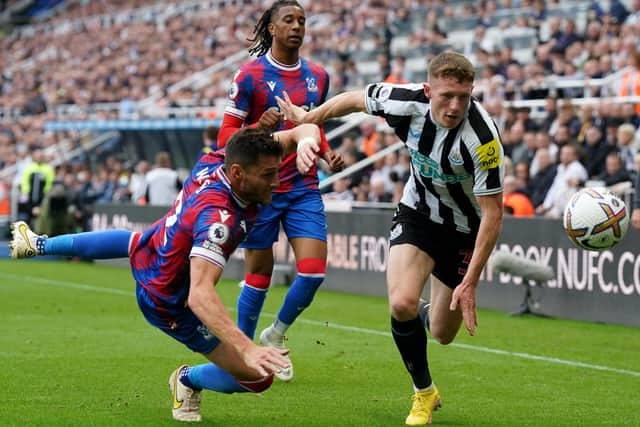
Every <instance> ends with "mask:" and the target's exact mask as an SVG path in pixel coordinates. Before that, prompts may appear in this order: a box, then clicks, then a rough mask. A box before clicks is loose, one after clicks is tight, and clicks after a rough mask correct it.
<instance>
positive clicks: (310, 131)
mask: <svg viewBox="0 0 640 427" xmlns="http://www.w3.org/2000/svg"><path fill="white" fill-rule="evenodd" d="M273 137H274V138H275V139H276V141H278V142H279V143H280V144H282V146H283V147H284V155H285V156H286V155H287V154H290V153H293V152H294V151H296V149H297V147H298V142H299V141H301V140H302V139H304V138H311V139H313V140H314V141H315V143H316V145H317V146H319V144H320V128H319V127H318V126H316V125H314V124H310V123H306V124H302V125H299V126H296V127H294V128H292V129H287V130H281V131H279V132H276V133H274V134H273Z"/></svg>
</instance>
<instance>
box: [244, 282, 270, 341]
mask: <svg viewBox="0 0 640 427" xmlns="http://www.w3.org/2000/svg"><path fill="white" fill-rule="evenodd" d="M266 297H267V290H266V289H256V288H252V287H251V286H247V285H246V284H245V285H244V286H243V287H242V290H241V291H240V295H238V328H240V330H241V331H242V332H244V333H245V335H247V336H248V337H249V338H251V339H252V340H253V337H254V336H255V333H256V328H257V327H258V319H259V317H260V312H261V311H262V306H263V305H264V300H265V298H266Z"/></svg>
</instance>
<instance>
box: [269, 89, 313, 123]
mask: <svg viewBox="0 0 640 427" xmlns="http://www.w3.org/2000/svg"><path fill="white" fill-rule="evenodd" d="M276 102H277V103H278V106H279V107H280V111H282V112H283V113H284V116H285V117H286V119H287V120H289V121H290V122H292V123H293V124H296V125H299V124H300V123H304V118H305V116H306V115H307V112H306V111H305V110H304V109H302V108H301V107H298V106H297V105H294V104H293V102H291V99H290V98H289V95H287V92H282V98H280V97H279V96H276Z"/></svg>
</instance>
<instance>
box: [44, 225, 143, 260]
mask: <svg viewBox="0 0 640 427" xmlns="http://www.w3.org/2000/svg"><path fill="white" fill-rule="evenodd" d="M132 234H133V232H131V231H129V230H106V231H90V232H87V233H78V234H63V235H61V236H56V237H49V238H47V239H45V240H44V251H43V253H42V255H64V256H78V257H82V258H89V259H109V258H126V257H128V256H129V241H130V240H131V235H132Z"/></svg>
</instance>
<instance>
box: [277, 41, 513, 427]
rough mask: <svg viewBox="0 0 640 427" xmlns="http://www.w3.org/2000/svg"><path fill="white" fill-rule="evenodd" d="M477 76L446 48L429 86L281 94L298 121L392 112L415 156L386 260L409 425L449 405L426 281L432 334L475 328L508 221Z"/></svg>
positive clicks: (498, 156)
mask: <svg viewBox="0 0 640 427" xmlns="http://www.w3.org/2000/svg"><path fill="white" fill-rule="evenodd" d="M474 78H475V72H474V68H473V66H472V64H471V63H470V62H469V61H468V60H467V59H466V58H465V57H464V56H462V55H460V54H458V53H454V52H445V53H442V54H440V55H438V56H436V57H435V58H433V59H432V60H431V62H430V63H429V80H428V82H427V83H424V84H414V85H390V84H384V83H377V84H372V85H369V86H367V87H366V88H365V90H364V91H362V90H359V91H351V92H345V93H343V94H340V95H337V96H335V97H334V98H332V99H330V100H329V101H327V102H325V103H324V104H323V105H322V106H320V107H318V108H316V109H314V110H312V111H310V112H308V113H307V112H305V111H304V110H302V109H301V108H299V107H296V106H294V105H292V104H291V103H290V102H288V99H287V98H286V94H285V99H284V100H280V99H279V100H278V103H279V105H280V107H281V109H282V110H283V112H284V114H285V116H286V117H287V118H288V119H289V120H292V121H293V122H295V123H301V122H312V123H322V122H323V121H325V120H326V119H329V118H332V117H338V116H343V115H345V114H348V113H352V112H356V111H365V112H367V113H369V114H373V115H377V116H381V117H384V118H385V119H386V121H387V123H388V124H389V125H390V126H391V127H392V128H393V129H394V130H395V133H396V134H397V135H398V137H399V138H400V139H401V140H402V141H403V142H404V143H405V145H406V146H407V149H408V150H409V153H410V154H411V176H410V178H409V181H408V182H407V183H406V185H405V189H404V194H403V196H402V199H401V201H400V205H399V206H398V209H397V211H396V214H395V216H394V219H393V224H392V227H391V235H390V243H391V248H390V252H389V263H388V268H387V287H388V294H389V305H390V308H391V331H392V334H393V337H394V340H395V342H396V345H397V347H398V350H399V351H400V354H401V355H402V359H403V360H404V363H405V366H406V367H407V370H408V371H409V373H410V374H411V377H412V379H413V383H414V388H415V396H414V400H413V407H412V408H411V412H410V413H409V416H408V417H407V419H406V423H407V424H408V425H423V424H427V423H429V422H431V414H432V412H433V410H434V409H436V408H437V407H438V406H439V405H440V394H439V392H438V389H437V387H436V386H435V384H433V382H432V380H431V374H430V372H429V368H428V363H427V355H426V351H425V349H426V345H427V337H426V333H425V330H424V327H423V322H422V321H421V320H420V317H419V313H418V311H419V308H420V307H422V306H420V305H419V304H420V295H421V294H422V290H423V287H424V283H425V281H426V280H427V279H428V278H429V277H430V276H431V301H430V309H429V308H427V309H426V310H424V311H425V314H426V315H425V316H424V318H425V319H426V326H427V327H428V328H430V331H431V335H432V336H433V337H434V338H435V339H436V340H438V341H439V342H440V343H442V344H448V343H450V342H452V341H453V339H454V338H455V336H456V334H457V332H458V330H459V329H460V325H461V324H462V322H463V321H464V323H465V326H466V328H467V330H468V331H469V333H470V334H471V335H473V334H474V332H475V326H476V325H477V321H476V286H477V284H478V280H479V278H480V273H481V272H482V269H483V268H484V266H485V264H486V262H487V259H488V258H489V255H490V254H491V251H492V250H493V248H494V246H495V244H496V241H497V239H498V235H499V233H500V229H501V226H502V209H503V208H502V182H503V178H504V166H503V161H502V160H503V150H502V145H501V143H500V136H499V134H498V130H497V128H496V126H495V124H494V123H493V121H492V120H491V118H490V117H489V115H488V113H487V112H486V111H485V110H484V109H483V108H482V106H481V105H480V104H479V103H478V102H477V101H475V100H473V99H472V98H471V93H472V90H473V81H474ZM308 160H310V161H312V160H313V159H308ZM427 307H428V306H427Z"/></svg>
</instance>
